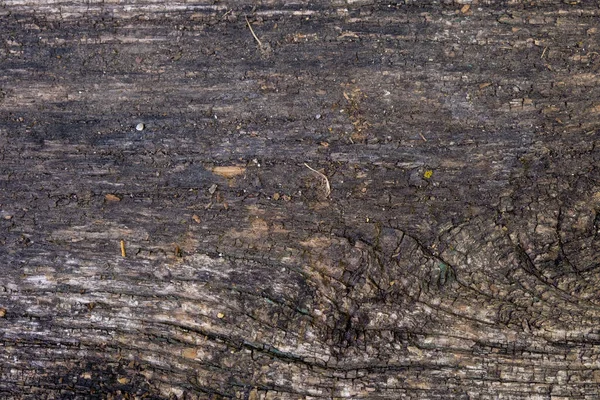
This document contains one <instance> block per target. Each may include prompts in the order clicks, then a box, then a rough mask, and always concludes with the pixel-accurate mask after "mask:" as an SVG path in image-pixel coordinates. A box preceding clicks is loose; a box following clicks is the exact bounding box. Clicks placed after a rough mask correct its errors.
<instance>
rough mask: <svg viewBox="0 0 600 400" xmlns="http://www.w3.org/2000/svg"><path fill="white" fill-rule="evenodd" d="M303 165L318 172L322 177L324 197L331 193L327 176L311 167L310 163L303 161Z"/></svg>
mask: <svg viewBox="0 0 600 400" xmlns="http://www.w3.org/2000/svg"><path fill="white" fill-rule="evenodd" d="M304 166H305V167H306V168H308V169H310V170H311V171H312V172H314V173H316V174H318V175H319V176H320V177H321V178H323V180H324V181H325V197H329V195H330V194H331V186H329V179H328V178H327V176H326V175H325V174H324V173H322V172H319V171H317V170H316V169H314V168H311V167H310V165H308V164H307V163H304Z"/></svg>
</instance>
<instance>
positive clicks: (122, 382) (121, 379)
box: [117, 377, 129, 385]
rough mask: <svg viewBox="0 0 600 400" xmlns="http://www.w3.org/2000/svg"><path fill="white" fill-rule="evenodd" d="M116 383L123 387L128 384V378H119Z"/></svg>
mask: <svg viewBox="0 0 600 400" xmlns="http://www.w3.org/2000/svg"><path fill="white" fill-rule="evenodd" d="M117 381H118V382H119V383H120V384H121V385H125V384H127V383H129V378H125V377H121V378H119V379H117Z"/></svg>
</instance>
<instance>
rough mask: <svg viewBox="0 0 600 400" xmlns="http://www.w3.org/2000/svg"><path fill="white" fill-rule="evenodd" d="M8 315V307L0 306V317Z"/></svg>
mask: <svg viewBox="0 0 600 400" xmlns="http://www.w3.org/2000/svg"><path fill="white" fill-rule="evenodd" d="M4 317H6V308H3V307H0V318H4Z"/></svg>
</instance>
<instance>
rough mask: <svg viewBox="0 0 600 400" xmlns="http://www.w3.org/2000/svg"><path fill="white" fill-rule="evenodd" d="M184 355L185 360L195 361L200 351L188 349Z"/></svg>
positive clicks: (184, 351)
mask: <svg viewBox="0 0 600 400" xmlns="http://www.w3.org/2000/svg"><path fill="white" fill-rule="evenodd" d="M182 355H183V356H184V357H185V358H189V359H192V360H193V359H194V358H196V357H197V356H198V350H196V349H194V348H191V347H190V348H187V349H183V352H182Z"/></svg>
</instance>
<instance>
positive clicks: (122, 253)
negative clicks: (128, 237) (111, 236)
mask: <svg viewBox="0 0 600 400" xmlns="http://www.w3.org/2000/svg"><path fill="white" fill-rule="evenodd" d="M121 256H123V257H127V253H126V252H125V241H124V240H121Z"/></svg>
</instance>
